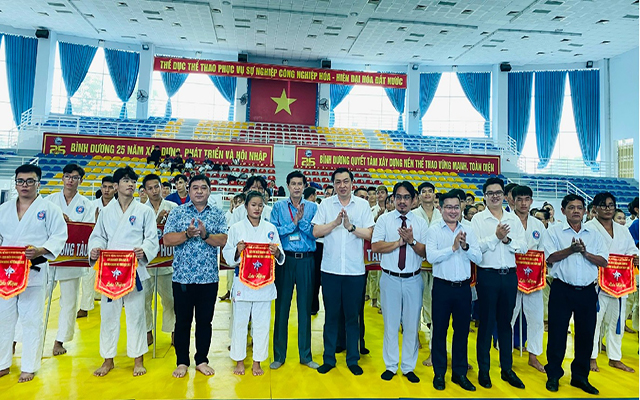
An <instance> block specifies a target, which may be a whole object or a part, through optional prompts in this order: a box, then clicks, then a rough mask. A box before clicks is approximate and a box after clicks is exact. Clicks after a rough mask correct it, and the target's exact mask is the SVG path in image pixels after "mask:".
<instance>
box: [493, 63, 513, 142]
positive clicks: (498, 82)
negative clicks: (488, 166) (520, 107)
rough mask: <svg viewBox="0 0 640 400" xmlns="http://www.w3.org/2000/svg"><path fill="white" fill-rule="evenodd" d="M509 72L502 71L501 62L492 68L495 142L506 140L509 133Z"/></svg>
mask: <svg viewBox="0 0 640 400" xmlns="http://www.w3.org/2000/svg"><path fill="white" fill-rule="evenodd" d="M508 74H509V73H508V72H502V71H500V64H496V65H494V66H493V68H492V70H491V136H492V137H493V140H494V141H495V142H505V143H506V141H507V138H508V136H509V133H508V129H509V126H508V107H509V102H508V99H507V98H508V96H509V78H508Z"/></svg>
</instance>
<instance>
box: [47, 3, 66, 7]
mask: <svg viewBox="0 0 640 400" xmlns="http://www.w3.org/2000/svg"><path fill="white" fill-rule="evenodd" d="M47 4H49V5H50V6H51V7H66V5H64V4H62V3H47Z"/></svg>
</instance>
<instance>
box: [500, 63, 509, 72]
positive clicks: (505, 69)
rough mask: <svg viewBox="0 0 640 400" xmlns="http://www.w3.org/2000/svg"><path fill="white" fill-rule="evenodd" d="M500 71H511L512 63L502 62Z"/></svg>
mask: <svg viewBox="0 0 640 400" xmlns="http://www.w3.org/2000/svg"><path fill="white" fill-rule="evenodd" d="M500 71H502V72H509V71H511V64H509V63H507V62H503V63H502V64H500Z"/></svg>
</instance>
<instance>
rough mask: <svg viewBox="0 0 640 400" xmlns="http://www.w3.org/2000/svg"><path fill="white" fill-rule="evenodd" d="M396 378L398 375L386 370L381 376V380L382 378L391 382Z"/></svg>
mask: <svg viewBox="0 0 640 400" xmlns="http://www.w3.org/2000/svg"><path fill="white" fill-rule="evenodd" d="M394 376H396V374H394V373H393V372H391V371H389V370H386V371H384V372H383V373H382V375H380V378H382V380H384V381H390V380H391V379H393V377H394Z"/></svg>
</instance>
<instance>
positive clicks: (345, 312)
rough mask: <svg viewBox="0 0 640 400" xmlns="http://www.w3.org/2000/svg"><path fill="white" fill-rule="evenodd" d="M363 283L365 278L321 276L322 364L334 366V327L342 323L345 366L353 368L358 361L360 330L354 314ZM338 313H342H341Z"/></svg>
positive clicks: (359, 300)
mask: <svg viewBox="0 0 640 400" xmlns="http://www.w3.org/2000/svg"><path fill="white" fill-rule="evenodd" d="M365 282H366V278H365V275H364V274H362V275H335V274H328V273H326V272H323V273H322V298H323V299H324V309H325V321H324V332H323V334H322V338H323V342H324V354H323V362H324V363H325V364H328V365H334V366H335V365H336V345H337V341H338V330H339V328H338V325H339V321H340V319H341V318H344V320H345V331H346V335H347V340H346V349H347V365H356V364H358V360H359V359H360V352H359V351H358V341H359V337H360V327H359V324H358V314H359V311H360V309H361V301H362V300H361V298H362V293H363V292H364V285H365ZM341 309H342V312H341Z"/></svg>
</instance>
